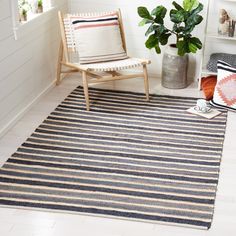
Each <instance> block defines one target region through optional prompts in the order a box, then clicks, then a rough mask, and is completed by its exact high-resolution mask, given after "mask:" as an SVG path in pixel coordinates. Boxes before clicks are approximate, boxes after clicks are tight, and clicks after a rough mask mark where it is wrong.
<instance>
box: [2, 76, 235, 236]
mask: <svg viewBox="0 0 236 236" xmlns="http://www.w3.org/2000/svg"><path fill="white" fill-rule="evenodd" d="M79 84H80V81H79V80H78V79H75V78H69V79H67V80H64V81H63V82H62V84H61V85H60V86H59V87H56V88H54V89H53V90H51V91H50V92H49V93H48V94H47V95H46V96H44V97H43V98H42V99H41V100H40V102H38V103H37V104H36V105H35V106H34V107H33V108H32V109H31V110H30V111H29V112H28V113H27V114H26V115H25V116H24V117H23V118H22V119H21V120H20V121H19V122H18V123H17V124H16V125H15V126H14V127H13V128H12V129H11V130H10V131H9V132H8V133H7V134H6V135H5V136H4V137H3V138H2V139H0V165H2V164H3V163H4V162H5V161H6V160H7V158H8V157H10V155H11V154H12V153H14V151H15V150H16V149H17V147H19V146H20V145H21V144H22V143H23V142H24V141H25V139H26V138H27V137H28V136H29V135H30V134H31V133H32V132H33V131H34V129H35V128H36V127H37V126H38V125H39V124H40V123H41V122H42V121H43V120H44V119H45V118H46V117H47V115H49V113H50V112H51V111H53V109H54V108H55V107H56V106H57V105H58V104H59V103H60V102H61V101H62V100H63V99H64V98H65V97H66V96H67V95H68V94H69V93H70V92H71V91H72V90H73V89H74V88H75V87H76V86H78V85H79ZM101 86H102V87H103V88H112V89H121V90H133V91H142V88H143V81H142V80H135V81H134V80H130V81H117V82H114V83H110V84H104V85H100V87H101ZM150 87H151V92H152V93H157V94H171V95H180V96H193V97H199V96H201V93H200V92H198V91H197V89H196V88H194V87H193V86H192V87H189V88H187V89H184V90H168V89H163V88H162V87H161V86H160V82H159V81H158V80H157V79H152V80H151V83H150ZM0 235H1V236H67V235H68V236H218V235H219V236H222V235H227V236H234V235H236V113H230V114H229V117H228V124H227V131H226V139H225V145H224V152H223V159H222V166H221V175H220V183H219V189H218V193H217V200H216V208H215V215H214V221H213V225H212V228H211V229H210V230H209V231H201V230H194V229H188V228H182V227H173V226H166V225H159V224H148V223H140V222H133V221H125V220H114V219H108V218H97V217H90V216H81V215H72V214H63V213H53V212H43V211H42V212H40V211H31V210H19V209H7V208H0Z"/></svg>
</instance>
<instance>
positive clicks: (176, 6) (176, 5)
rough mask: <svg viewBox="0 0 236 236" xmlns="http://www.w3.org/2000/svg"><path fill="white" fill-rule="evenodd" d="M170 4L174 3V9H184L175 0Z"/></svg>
mask: <svg viewBox="0 0 236 236" xmlns="http://www.w3.org/2000/svg"><path fill="white" fill-rule="evenodd" d="M172 4H173V5H174V7H175V8H176V10H178V11H179V10H184V9H183V7H181V6H180V5H179V4H178V3H177V2H175V1H174V2H172Z"/></svg>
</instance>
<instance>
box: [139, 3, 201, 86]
mask: <svg viewBox="0 0 236 236" xmlns="http://www.w3.org/2000/svg"><path fill="white" fill-rule="evenodd" d="M172 4H173V6H174V9H171V10H170V14H169V16H170V20H171V22H172V23H173V26H172V28H171V29H169V28H168V27H167V26H166V25H165V22H164V19H165V17H166V13H167V9H166V8H165V7H164V6H157V7H156V8H155V9H153V11H152V12H151V13H150V12H149V11H148V10H147V8H146V7H139V8H138V14H139V16H140V17H141V18H143V20H142V21H141V22H140V24H139V25H140V26H144V25H146V24H147V25H149V28H148V30H147V32H146V34H145V35H146V36H147V37H148V39H147V41H146V43H145V45H146V47H147V48H149V49H153V48H154V49H155V50H156V52H157V53H158V54H160V53H161V45H166V44H168V41H169V39H170V36H175V43H173V44H170V45H169V46H168V47H167V50H166V51H165V53H164V57H163V64H162V85H163V86H164V87H167V88H184V87H186V86H187V69H188V54H189V53H196V52H197V51H198V50H199V49H201V48H202V42H201V41H200V39H199V38H197V37H194V36H193V35H192V32H193V30H194V29H195V27H196V26H197V25H199V24H200V23H201V22H202V20H203V17H202V16H201V15H199V13H200V12H201V11H202V10H203V4H202V3H200V2H199V1H198V0H184V1H183V3H182V5H179V4H178V3H176V2H175V1H174V2H173V3H172Z"/></svg>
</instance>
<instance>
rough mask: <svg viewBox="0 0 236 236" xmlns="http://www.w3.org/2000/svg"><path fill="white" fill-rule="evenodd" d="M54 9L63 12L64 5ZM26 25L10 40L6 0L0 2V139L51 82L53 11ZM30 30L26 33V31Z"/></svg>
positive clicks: (55, 37)
mask: <svg viewBox="0 0 236 236" xmlns="http://www.w3.org/2000/svg"><path fill="white" fill-rule="evenodd" d="M55 2H56V7H58V8H59V9H61V10H64V11H67V1H66V0H57V1H55ZM41 18H42V20H39V21H37V23H33V22H30V24H31V25H30V26H31V27H28V28H27V30H26V31H25V32H24V30H22V31H21V34H20V36H19V38H18V40H15V39H14V35H13V28H12V13H11V7H10V1H9V0H0V136H1V134H3V133H4V132H5V131H6V130H7V129H8V128H9V127H10V126H11V125H12V124H14V122H15V121H16V120H17V119H18V118H19V117H20V116H21V114H22V113H23V112H24V110H26V109H27V107H29V106H30V105H31V104H32V103H33V102H34V101H35V100H36V99H37V97H38V96H40V95H41V94H42V93H43V92H45V91H46V90H47V89H48V88H50V86H52V83H53V81H54V80H55V71H56V62H57V53H58V45H59V28H58V20H57V11H56V10H55V11H53V12H52V13H51V15H50V17H47V20H46V21H45V20H43V16H41ZM29 29H30V30H29Z"/></svg>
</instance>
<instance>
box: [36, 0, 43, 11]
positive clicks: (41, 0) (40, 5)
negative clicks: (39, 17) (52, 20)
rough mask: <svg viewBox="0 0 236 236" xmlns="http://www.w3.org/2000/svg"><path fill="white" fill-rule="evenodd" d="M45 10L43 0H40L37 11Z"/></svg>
mask: <svg viewBox="0 0 236 236" xmlns="http://www.w3.org/2000/svg"><path fill="white" fill-rule="evenodd" d="M42 12H43V0H38V6H37V13H42Z"/></svg>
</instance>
